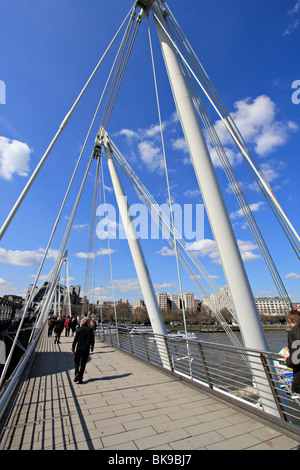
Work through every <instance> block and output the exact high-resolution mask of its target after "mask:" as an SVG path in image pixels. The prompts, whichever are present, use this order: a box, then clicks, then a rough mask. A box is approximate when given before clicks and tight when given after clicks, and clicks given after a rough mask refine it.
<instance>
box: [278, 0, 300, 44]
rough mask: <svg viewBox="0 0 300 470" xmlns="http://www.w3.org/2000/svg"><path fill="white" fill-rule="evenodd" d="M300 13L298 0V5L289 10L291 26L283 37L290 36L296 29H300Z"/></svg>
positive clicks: (299, 0)
mask: <svg viewBox="0 0 300 470" xmlns="http://www.w3.org/2000/svg"><path fill="white" fill-rule="evenodd" d="M299 13H300V0H297V2H296V4H295V5H294V7H293V8H291V10H289V12H288V15H289V16H290V18H291V22H290V24H289V25H288V26H287V28H286V29H285V31H284V32H283V33H282V35H283V36H289V35H290V34H292V32H293V31H295V29H297V28H298V26H299V25H300V19H299Z"/></svg>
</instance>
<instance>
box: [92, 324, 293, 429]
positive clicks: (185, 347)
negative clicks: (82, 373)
mask: <svg viewBox="0 0 300 470" xmlns="http://www.w3.org/2000/svg"><path fill="white" fill-rule="evenodd" d="M96 334H97V335H98V337H99V338H100V339H101V340H103V341H105V342H108V343H110V344H111V345H112V346H114V347H116V348H119V349H121V350H123V351H124V352H126V353H128V354H131V355H133V356H134V357H136V358H138V359H139V360H142V361H145V362H148V363H151V364H152V365H155V366H156V367H159V368H162V369H164V370H165V367H164V364H165V363H166V361H167V360H168V361H169V364H170V369H171V370H168V371H167V372H168V373H172V374H174V375H176V376H177V377H180V378H181V379H182V380H185V381H188V382H190V383H192V384H193V385H195V386H198V387H200V388H202V389H205V390H207V391H209V392H211V393H213V394H215V395H216V396H221V397H222V398H225V399H226V400H228V401H230V402H232V403H234V404H237V405H238V406H240V407H242V408H245V409H248V410H251V411H252V412H254V413H256V414H258V415H262V416H263V417H265V418H266V417H267V418H268V419H269V420H271V421H275V422H277V423H280V425H284V426H285V427H287V428H290V429H291V430H292V431H293V432H295V431H296V432H297V433H299V434H300V395H296V394H293V393H292V390H291V384H292V371H291V370H289V369H287V368H286V366H285V363H284V360H283V358H282V357H281V356H280V355H279V354H275V353H271V352H266V351H259V350H254V349H253V350H252V349H246V348H240V347H236V346H228V345H222V344H216V343H210V342H206V341H199V340H191V339H188V340H187V339H182V338H177V337H172V336H161V335H154V334H153V333H139V334H132V331H130V330H128V329H126V328H120V327H118V328H114V327H105V328H99V329H98V330H97V333H96ZM162 341H163V342H164V344H165V348H161V347H158V346H157V344H158V343H159V344H160V345H161V344H162ZM162 351H165V352H164V353H163V354H165V355H166V357H162ZM255 364H257V366H255ZM255 367H257V371H256V370H255ZM262 370H263V375H264V376H263V377H262V375H261V371H262ZM256 372H257V373H256ZM260 377H261V378H260ZM266 383H267V384H268V386H267V390H265V388H266V387H265V384H266ZM262 387H264V399H263V400H262V399H261V396H260V392H259V391H260V390H261V389H262ZM266 409H267V410H268V411H266ZM272 409H273V410H274V413H272ZM274 415H275V416H279V418H277V417H276V418H275V417H274Z"/></svg>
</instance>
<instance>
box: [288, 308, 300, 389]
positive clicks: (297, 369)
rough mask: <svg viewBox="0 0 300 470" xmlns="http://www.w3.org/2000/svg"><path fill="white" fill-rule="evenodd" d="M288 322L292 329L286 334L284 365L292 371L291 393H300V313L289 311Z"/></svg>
mask: <svg viewBox="0 0 300 470" xmlns="http://www.w3.org/2000/svg"><path fill="white" fill-rule="evenodd" d="M288 321H289V323H290V324H291V326H292V327H293V328H292V329H291V330H290V331H289V332H288V348H289V356H288V357H287V358H286V365H287V366H288V367H290V368H291V369H293V383H292V392H294V393H300V312H299V311H298V310H291V311H290V312H289V314H288Z"/></svg>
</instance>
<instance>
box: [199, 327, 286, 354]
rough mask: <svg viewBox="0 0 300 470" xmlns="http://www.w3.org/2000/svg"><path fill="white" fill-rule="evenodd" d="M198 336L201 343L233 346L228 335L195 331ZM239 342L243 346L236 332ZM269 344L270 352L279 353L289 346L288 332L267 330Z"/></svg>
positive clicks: (239, 335)
mask: <svg viewBox="0 0 300 470" xmlns="http://www.w3.org/2000/svg"><path fill="white" fill-rule="evenodd" d="M194 332H195V333H196V335H197V338H198V339H200V340H201V341H207V342H210V343H217V344H225V345H226V344H229V345H232V343H231V341H230V338H229V337H228V336H227V334H226V333H225V332H224V333H222V332H221V333H218V332H209V333H204V332H197V331H194ZM234 334H235V335H236V337H237V338H238V340H239V341H240V343H241V344H243V341H242V337H241V334H240V333H239V332H238V331H237V332H234ZM265 334H266V338H267V342H268V345H269V351H270V352H274V353H278V352H279V351H280V350H281V349H282V348H283V347H284V346H287V330H285V329H278V330H275V329H274V330H265Z"/></svg>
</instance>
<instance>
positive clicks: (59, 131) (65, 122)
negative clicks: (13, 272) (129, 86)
mask: <svg viewBox="0 0 300 470" xmlns="http://www.w3.org/2000/svg"><path fill="white" fill-rule="evenodd" d="M132 10H133V8H131V9H130V11H129V12H128V14H127V16H126V17H125V19H124V21H123V22H122V24H121V26H120V27H119V29H118V31H117V32H116V34H115V36H114V37H113V39H112V41H111V42H110V44H109V46H108V47H107V49H106V51H105V52H104V54H103V56H102V57H101V59H100V60H99V62H98V64H97V65H96V67H95V69H94V71H93V72H92V74H91V75H90V77H89V79H88V80H87V82H86V84H85V85H84V87H83V88H82V90H81V92H80V93H79V95H78V97H77V99H76V100H75V102H74V104H73V106H72V107H71V109H70V110H69V112H68V113H67V114H66V116H65V118H64V119H63V121H62V123H61V125H60V126H59V129H58V131H57V133H56V134H55V136H54V138H53V140H52V141H51V143H50V145H49V147H48V148H47V150H46V152H45V153H44V155H43V157H42V158H41V160H40V162H39V164H38V165H37V167H36V169H35V170H34V172H33V173H32V175H31V177H30V179H29V181H28V182H27V184H26V186H25V188H24V189H23V191H22V193H21V194H20V196H19V198H18V199H17V201H16V203H15V205H14V207H13V208H12V210H11V212H10V214H9V215H8V217H7V219H6V221H5V222H4V224H3V225H2V227H1V230H0V240H1V239H2V237H3V235H4V234H5V232H6V230H7V228H8V227H9V225H10V223H11V221H12V220H13V218H14V216H15V215H16V213H17V211H18V209H19V207H20V205H21V204H22V202H23V200H24V198H25V196H26V195H27V193H28V191H29V189H30V188H31V186H32V184H33V182H34V180H35V179H36V177H37V175H38V174H39V172H40V170H41V168H42V166H43V165H44V163H45V161H46V160H47V158H48V156H49V155H50V153H51V151H52V149H53V147H54V145H55V144H56V142H57V140H58V138H59V137H60V135H61V133H62V132H63V130H64V129H65V127H66V125H67V124H68V122H69V121H70V119H71V117H72V115H73V113H74V111H75V109H76V107H77V105H78V103H79V101H80V100H81V98H82V97H83V95H84V93H85V92H86V90H87V88H88V86H89V85H90V83H91V81H92V80H93V78H94V76H95V75H96V72H97V71H98V69H99V67H100V65H101V64H102V62H103V60H104V59H105V57H106V55H107V53H108V51H109V50H110V48H111V47H112V45H113V43H114V42H115V40H116V38H117V37H118V35H119V32H120V31H121V29H122V28H123V26H124V24H125V22H126V20H127V18H128V16H129V15H130V14H131V12H132Z"/></svg>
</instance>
